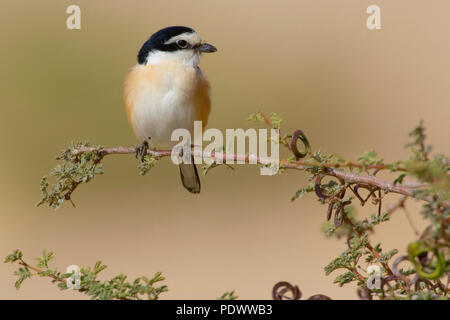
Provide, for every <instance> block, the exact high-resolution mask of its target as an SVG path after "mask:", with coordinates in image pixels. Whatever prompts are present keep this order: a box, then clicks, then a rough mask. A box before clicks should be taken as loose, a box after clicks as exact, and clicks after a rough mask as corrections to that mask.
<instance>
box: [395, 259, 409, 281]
mask: <svg viewBox="0 0 450 320" xmlns="http://www.w3.org/2000/svg"><path fill="white" fill-rule="evenodd" d="M403 261H409V258H408V256H400V257H398V258H397V259H395V260H394V263H393V264H392V273H393V274H394V275H395V276H396V277H397V278H398V279H401V280H403V281H404V282H405V284H406V285H407V286H409V283H410V281H409V279H408V277H407V276H405V275H404V274H403V273H401V272H400V270H399V269H398V265H399V264H400V263H401V262H403Z"/></svg>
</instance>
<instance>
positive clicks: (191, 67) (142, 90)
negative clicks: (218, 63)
mask: <svg viewBox="0 0 450 320" xmlns="http://www.w3.org/2000/svg"><path fill="white" fill-rule="evenodd" d="M216 51H217V48H216V47H215V46H213V45H211V44H209V43H207V42H205V41H203V40H202V38H201V37H200V35H199V34H198V33H197V32H196V31H195V30H194V29H192V28H189V27H185V26H170V27H166V28H163V29H161V30H159V31H157V32H155V33H154V34H153V35H151V37H150V38H149V39H148V40H147V41H146V42H145V43H144V44H143V45H142V47H141V49H140V50H139V52H138V55H137V64H136V65H134V66H133V67H132V68H131V69H130V70H129V72H128V73H127V75H126V77H125V82H124V100H125V110H126V114H127V118H128V121H129V122H130V124H131V127H132V129H133V131H134V134H135V135H136V137H137V138H138V139H139V140H140V142H142V144H140V145H138V146H137V147H136V157H137V156H139V155H140V156H141V161H144V157H145V155H146V154H147V150H148V148H149V147H150V146H151V147H153V148H156V147H173V146H174V144H175V143H174V142H173V141H171V134H172V132H173V131H174V130H175V129H179V128H183V129H187V130H188V131H189V132H190V134H191V137H192V136H193V130H194V121H202V129H204V127H206V125H207V123H208V119H209V114H210V111H211V98H210V91H211V87H210V84H209V82H208V80H207V78H206V76H205V75H204V74H203V72H202V70H201V69H200V67H199V59H200V56H201V55H202V54H203V53H211V52H216ZM179 171H180V177H181V182H182V184H183V186H184V187H185V188H186V189H187V190H188V191H189V192H191V193H194V194H197V193H200V189H201V186H200V179H199V176H198V172H197V168H196V166H195V164H194V162H193V161H191V163H181V164H179Z"/></svg>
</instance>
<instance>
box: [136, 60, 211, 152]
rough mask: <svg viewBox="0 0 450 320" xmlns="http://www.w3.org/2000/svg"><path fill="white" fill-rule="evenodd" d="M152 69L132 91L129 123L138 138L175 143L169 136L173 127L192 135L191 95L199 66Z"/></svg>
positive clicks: (165, 144) (193, 112) (163, 144)
mask: <svg viewBox="0 0 450 320" xmlns="http://www.w3.org/2000/svg"><path fill="white" fill-rule="evenodd" d="M158 68H159V69H158ZM152 72H153V71H152ZM154 72H155V73H154V74H152V76H151V77H150V79H149V81H147V82H146V83H145V84H143V85H141V86H140V88H139V89H137V92H135V94H134V103H133V105H134V108H133V111H132V114H131V117H132V122H133V124H134V129H135V133H136V135H137V136H138V138H139V139H140V140H141V141H144V140H147V141H149V142H150V143H151V144H152V145H153V146H157V147H170V146H173V145H174V144H175V143H176V142H172V141H171V139H170V138H171V135H172V132H173V131H174V130H175V129H178V128H185V129H188V130H189V131H190V132H191V135H192V134H193V123H194V120H195V119H196V106H195V105H194V99H193V95H194V91H195V88H196V86H197V82H198V79H197V78H198V77H202V75H201V72H200V71H199V69H198V70H197V68H194V67H187V66H170V67H167V66H165V67H164V68H163V69H161V67H155V68H154Z"/></svg>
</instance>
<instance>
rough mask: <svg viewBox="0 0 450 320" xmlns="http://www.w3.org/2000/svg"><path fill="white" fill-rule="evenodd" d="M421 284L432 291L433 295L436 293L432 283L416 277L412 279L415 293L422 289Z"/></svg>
mask: <svg viewBox="0 0 450 320" xmlns="http://www.w3.org/2000/svg"><path fill="white" fill-rule="evenodd" d="M421 283H423V284H424V285H425V287H427V289H428V290H430V291H434V293H436V287H435V286H434V285H433V283H431V281H430V280H428V279H422V278H419V277H416V278H415V279H414V290H415V291H419V290H421V289H422V288H421V287H420V284H421Z"/></svg>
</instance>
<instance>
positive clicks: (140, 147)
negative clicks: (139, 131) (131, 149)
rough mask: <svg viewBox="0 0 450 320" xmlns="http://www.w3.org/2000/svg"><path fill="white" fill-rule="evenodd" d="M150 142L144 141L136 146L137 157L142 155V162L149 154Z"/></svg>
mask: <svg viewBox="0 0 450 320" xmlns="http://www.w3.org/2000/svg"><path fill="white" fill-rule="evenodd" d="M147 150H148V142H147V141H144V142H143V143H142V144H141V145H138V146H136V159H137V157H138V156H140V157H141V162H144V158H145V156H146V155H147Z"/></svg>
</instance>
